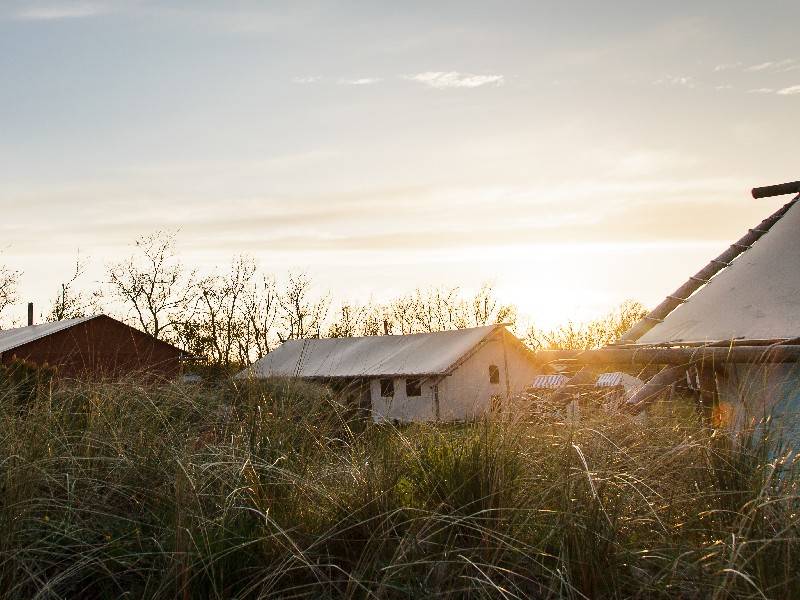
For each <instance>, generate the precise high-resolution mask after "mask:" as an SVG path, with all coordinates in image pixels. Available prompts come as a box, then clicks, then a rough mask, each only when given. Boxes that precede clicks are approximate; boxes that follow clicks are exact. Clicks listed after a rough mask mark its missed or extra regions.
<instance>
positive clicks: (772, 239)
mask: <svg viewBox="0 0 800 600" xmlns="http://www.w3.org/2000/svg"><path fill="white" fill-rule="evenodd" d="M799 230H800V202H795V203H794V204H793V205H792V206H791V207H790V208H789V209H788V210H787V211H786V213H785V214H783V216H782V217H781V218H780V220H778V221H777V222H776V223H775V224H774V225H773V226H772V227H771V228H770V229H769V231H767V233H765V234H764V235H763V236H762V237H761V238H760V239H758V241H756V242H755V243H753V245H752V246H751V247H750V248H749V249H747V250H745V252H744V253H742V254H741V255H739V257H738V258H736V259H734V260H733V261H732V262H731V263H730V264H729V265H728V266H726V267H725V268H724V269H723V270H722V271H720V272H719V273H718V274H717V275H715V276H714V277H713V278H712V279H711V280H710V281H709V282H708V283H707V284H705V285H704V286H703V287H701V288H700V289H699V290H697V291H696V292H695V293H694V294H693V295H692V296H690V297H689V298H688V300H686V301H685V302H684V303H683V304H681V305H680V306H678V307H677V308H676V309H675V310H673V311H672V312H670V313H669V314H668V315H667V316H666V317H665V318H664V320H663V321H662V322H661V323H659V324H657V325H655V326H654V327H653V328H652V329H650V330H649V331H648V332H647V333H645V334H644V335H642V337H640V338H639V339H638V340H637V343H638V344H669V343H673V344H680V343H692V342H716V341H723V340H775V339H788V338H796V337H800V236H798V235H797V232H798V231H799Z"/></svg>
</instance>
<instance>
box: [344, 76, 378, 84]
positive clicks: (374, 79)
mask: <svg viewBox="0 0 800 600" xmlns="http://www.w3.org/2000/svg"><path fill="white" fill-rule="evenodd" d="M381 81H383V79H381V78H380V77H359V78H358V79H340V80H339V81H338V83H339V85H372V84H373V83H378V82H381Z"/></svg>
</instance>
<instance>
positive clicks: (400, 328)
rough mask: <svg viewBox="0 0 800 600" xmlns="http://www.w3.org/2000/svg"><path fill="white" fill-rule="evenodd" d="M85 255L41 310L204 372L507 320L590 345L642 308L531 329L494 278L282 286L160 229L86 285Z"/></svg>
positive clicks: (246, 261)
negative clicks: (190, 361) (311, 347)
mask: <svg viewBox="0 0 800 600" xmlns="http://www.w3.org/2000/svg"><path fill="white" fill-rule="evenodd" d="M86 266H87V261H86V260H85V259H81V257H80V256H79V257H78V258H77V260H76V262H75V268H74V271H73V272H72V273H71V275H70V278H69V279H68V280H67V281H64V282H62V283H61V284H60V285H59V289H58V292H57V293H56V294H55V295H54V297H53V298H52V300H51V303H50V307H49V309H47V310H46V311H45V313H44V315H43V316H44V318H46V319H47V320H49V321H57V320H61V319H72V318H76V317H82V316H85V315H87V314H98V313H101V312H102V313H105V314H108V315H110V316H114V317H117V318H119V319H121V320H123V321H125V322H127V323H129V324H130V325H133V326H134V327H137V328H138V329H140V330H142V331H145V332H147V333H149V334H151V335H153V336H155V337H157V338H159V339H163V340H166V341H169V342H171V343H174V344H177V345H178V346H180V347H182V348H184V349H185V350H187V351H188V352H190V353H191V354H193V355H194V356H198V357H202V358H203V359H204V360H203V365H202V368H201V370H202V371H203V373H204V374H205V375H212V374H217V375H225V374H229V373H231V372H234V371H237V370H239V369H241V368H242V367H243V366H244V365H247V364H249V363H250V362H252V361H254V360H257V359H259V358H261V357H263V356H264V355H265V354H267V352H269V351H270V350H272V349H274V348H275V347H276V346H277V345H278V344H279V343H281V342H283V341H285V340H289V339H303V338H315V337H352V336H360V335H383V334H386V333H389V334H407V333H421V332H430V331H443V330H449V329H463V328H466V327H479V326H482V325H489V324H492V323H508V324H509V325H510V326H511V328H512V329H513V330H515V331H516V333H517V334H518V335H519V336H520V337H521V338H523V339H524V340H525V341H526V342H527V343H528V344H529V345H530V346H531V347H532V348H539V347H546V348H593V347H600V346H602V345H604V344H607V343H609V342H613V341H614V340H616V339H617V338H618V337H619V336H620V335H621V334H622V333H623V332H625V331H626V330H627V329H628V328H629V327H630V326H631V325H632V324H633V323H635V322H636V321H637V320H639V319H640V318H641V317H642V316H643V315H644V314H645V313H646V311H645V309H644V307H643V306H642V305H641V304H639V303H637V302H632V301H629V302H625V303H623V304H622V305H621V306H619V307H618V308H616V309H615V310H613V311H611V312H610V313H609V314H608V315H606V316H604V317H601V318H599V319H597V320H595V321H591V322H588V323H574V322H572V321H570V322H568V323H566V324H565V325H564V326H562V327H559V328H556V329H553V330H550V331H545V330H540V329H537V328H535V327H532V326H530V327H527V328H526V326H525V325H524V324H523V323H522V322H520V321H519V319H518V316H517V309H516V307H515V306H513V305H511V304H504V303H503V302H501V301H500V300H499V299H498V298H497V296H496V294H495V292H494V289H493V288H492V286H491V285H490V284H488V283H487V284H484V285H483V286H482V287H481V288H480V289H479V290H477V292H475V293H474V294H471V295H464V294H463V293H462V292H461V290H459V289H458V288H444V287H439V288H429V289H417V290H415V291H414V292H412V293H410V294H405V295H402V296H399V297H397V298H394V299H392V300H389V301H386V302H373V301H367V302H364V303H353V302H348V301H333V300H332V299H331V298H330V296H329V295H325V294H323V295H319V294H318V293H317V292H315V290H314V285H313V282H312V281H311V280H310V278H309V277H308V276H307V275H305V274H303V273H289V274H288V276H287V277H286V278H285V279H284V280H283V281H282V282H281V283H279V282H278V280H277V279H276V278H275V277H274V276H273V275H270V274H267V273H263V272H261V271H260V269H259V268H258V265H257V264H256V262H255V261H254V260H253V259H252V258H250V257H247V256H238V257H236V258H234V259H233V260H232V261H231V265H230V268H229V269H228V270H227V271H224V272H219V271H217V272H213V273H211V274H209V275H206V276H203V277H200V276H199V275H198V274H197V272H196V270H194V269H191V268H190V267H189V266H187V265H186V264H184V263H183V261H182V260H181V258H180V256H179V255H178V254H177V252H176V248H175V235H174V233H170V232H157V233H155V234H152V235H148V236H142V237H140V238H139V239H137V240H136V243H135V245H134V248H133V252H132V254H131V255H130V256H129V257H127V258H124V259H122V260H120V261H118V262H116V263H111V264H109V265H107V268H106V278H107V279H106V282H105V283H104V285H101V286H99V287H96V288H95V289H93V290H92V289H86V288H85V287H83V286H82V285H81V279H82V278H83V276H84V273H85V270H86ZM20 276H21V273H20V272H18V271H13V270H11V269H9V268H6V267H3V266H2V265H0V327H2V325H3V322H2V316H3V314H2V313H3V310H4V309H5V308H7V307H8V306H10V305H11V304H13V303H14V302H16V301H17V300H18V298H17V294H16V290H17V287H18V283H19V279H20Z"/></svg>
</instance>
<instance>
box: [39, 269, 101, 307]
mask: <svg viewBox="0 0 800 600" xmlns="http://www.w3.org/2000/svg"><path fill="white" fill-rule="evenodd" d="M85 270H86V261H85V260H81V257H80V254H78V256H77V258H76V259H75V270H74V271H73V273H72V277H70V279H69V280H68V281H65V282H63V283H62V284H61V290H60V291H59V292H58V295H57V296H56V297H55V298H54V299H53V301H52V303H51V305H50V312H49V313H48V315H47V320H49V321H62V320H64V319H76V318H78V317H83V316H86V314H87V313H99V312H102V308H101V306H100V301H101V298H102V293H101V291H100V290H95V291H94V292H91V293H87V292H85V291H83V290H76V283H77V281H78V280H79V279H80V277H81V276H82V275H83V274H84V272H85Z"/></svg>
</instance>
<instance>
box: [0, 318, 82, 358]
mask: <svg viewBox="0 0 800 600" xmlns="http://www.w3.org/2000/svg"><path fill="white" fill-rule="evenodd" d="M96 316H97V315H91V316H88V317H79V318H77V319H65V320H63V321H53V322H52V323H42V324H40V325H28V326H27V327H15V328H14V329H5V330H0V352H7V351H9V350H13V349H14V348H19V347H20V346H24V345H25V344H28V343H30V342H35V341H36V340H39V339H41V338H44V337H47V336H49V335H53V334H54V333H58V332H59V331H64V330H65V329H69V328H70V327H74V326H75V325H79V324H80V323H85V322H86V321H89V320H91V319H94V318H95V317H96Z"/></svg>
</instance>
